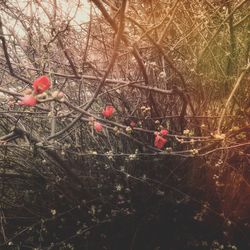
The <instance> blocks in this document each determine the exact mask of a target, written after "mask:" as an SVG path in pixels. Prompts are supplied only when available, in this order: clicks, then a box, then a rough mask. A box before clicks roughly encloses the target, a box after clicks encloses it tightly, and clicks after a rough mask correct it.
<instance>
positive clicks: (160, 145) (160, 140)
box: [154, 135, 167, 149]
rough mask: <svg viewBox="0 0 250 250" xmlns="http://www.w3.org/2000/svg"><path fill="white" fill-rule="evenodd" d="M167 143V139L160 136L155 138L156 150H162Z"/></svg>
mask: <svg viewBox="0 0 250 250" xmlns="http://www.w3.org/2000/svg"><path fill="white" fill-rule="evenodd" d="M166 143H167V139H165V138H163V137H161V136H160V135H156V136H155V143H154V145H155V147H156V148H159V149H162V148H163V147H164V145H165V144H166Z"/></svg>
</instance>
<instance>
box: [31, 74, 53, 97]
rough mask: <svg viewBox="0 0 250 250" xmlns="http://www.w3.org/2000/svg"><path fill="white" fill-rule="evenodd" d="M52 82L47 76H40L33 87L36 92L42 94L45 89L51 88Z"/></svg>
mask: <svg viewBox="0 0 250 250" xmlns="http://www.w3.org/2000/svg"><path fill="white" fill-rule="evenodd" d="M50 85H51V83H50V80H49V78H48V77H47V76H40V77H38V78H37V79H36V80H35V81H34V82H33V88H34V92H35V94H41V93H43V92H44V91H45V90H47V89H49V87H50Z"/></svg>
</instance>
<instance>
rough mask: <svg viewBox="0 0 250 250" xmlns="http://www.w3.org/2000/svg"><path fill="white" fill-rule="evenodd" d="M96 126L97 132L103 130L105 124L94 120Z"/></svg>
mask: <svg viewBox="0 0 250 250" xmlns="http://www.w3.org/2000/svg"><path fill="white" fill-rule="evenodd" d="M94 128H95V131H96V132H101V131H102V130H103V126H102V124H101V123H100V122H94Z"/></svg>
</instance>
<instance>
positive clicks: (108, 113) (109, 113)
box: [102, 105, 115, 118]
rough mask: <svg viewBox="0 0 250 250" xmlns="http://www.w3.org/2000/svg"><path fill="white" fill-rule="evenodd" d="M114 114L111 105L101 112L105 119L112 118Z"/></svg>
mask: <svg viewBox="0 0 250 250" xmlns="http://www.w3.org/2000/svg"><path fill="white" fill-rule="evenodd" d="M114 112H115V109H114V107H113V106H111V105H108V106H106V107H105V109H104V110H103V111H102V114H103V116H104V117H106V118H107V117H110V116H112V114H113V113H114Z"/></svg>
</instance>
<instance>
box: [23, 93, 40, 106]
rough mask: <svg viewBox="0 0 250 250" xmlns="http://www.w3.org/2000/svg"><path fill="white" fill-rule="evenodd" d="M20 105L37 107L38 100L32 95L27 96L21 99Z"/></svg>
mask: <svg viewBox="0 0 250 250" xmlns="http://www.w3.org/2000/svg"><path fill="white" fill-rule="evenodd" d="M18 104H19V105H21V106H30V107H32V106H36V104H37V100H36V98H35V97H34V96H32V95H25V96H23V97H21V100H20V101H19V102H18Z"/></svg>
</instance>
